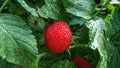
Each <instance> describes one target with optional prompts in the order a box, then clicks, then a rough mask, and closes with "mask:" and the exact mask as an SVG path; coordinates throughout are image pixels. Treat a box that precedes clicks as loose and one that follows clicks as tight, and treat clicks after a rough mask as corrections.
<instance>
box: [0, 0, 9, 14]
mask: <svg viewBox="0 0 120 68" xmlns="http://www.w3.org/2000/svg"><path fill="white" fill-rule="evenodd" d="M8 1H9V0H6V1H5V2H4V3H3V5H2V6H1V8H0V13H1V12H2V10H3V8H4V7H5V5H6V4H7V3H8Z"/></svg>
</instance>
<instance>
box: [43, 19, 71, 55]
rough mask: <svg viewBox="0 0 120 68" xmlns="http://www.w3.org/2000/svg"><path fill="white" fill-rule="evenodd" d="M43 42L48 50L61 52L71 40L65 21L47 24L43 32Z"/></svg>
mask: <svg viewBox="0 0 120 68" xmlns="http://www.w3.org/2000/svg"><path fill="white" fill-rule="evenodd" d="M44 39H45V44H46V46H47V47H48V49H49V50H51V51H53V52H56V53H61V52H63V51H65V50H66V49H67V48H68V47H69V46H70V44H71V42H72V32H71V30H70V28H69V26H68V24H67V23H66V22H63V21H57V22H54V23H52V24H49V25H48V27H47V28H46V30H45V33H44Z"/></svg>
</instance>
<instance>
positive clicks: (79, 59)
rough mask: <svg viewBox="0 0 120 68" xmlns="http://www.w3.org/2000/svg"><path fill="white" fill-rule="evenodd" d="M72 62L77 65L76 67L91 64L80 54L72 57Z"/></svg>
mask: <svg viewBox="0 0 120 68" xmlns="http://www.w3.org/2000/svg"><path fill="white" fill-rule="evenodd" d="M73 62H74V64H75V65H76V66H77V68H92V66H91V64H90V63H89V62H88V61H86V60H85V59H84V58H82V57H81V56H77V57H76V58H74V60H73Z"/></svg>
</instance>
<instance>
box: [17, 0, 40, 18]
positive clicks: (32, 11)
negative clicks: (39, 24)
mask: <svg viewBox="0 0 120 68" xmlns="http://www.w3.org/2000/svg"><path fill="white" fill-rule="evenodd" d="M17 1H18V2H19V3H20V4H21V5H22V7H24V8H25V9H26V10H27V11H28V12H30V13H31V14H32V15H33V16H35V17H38V14H37V12H36V11H35V9H34V8H31V7H30V6H28V5H27V3H26V2H25V1H24V0H17Z"/></svg>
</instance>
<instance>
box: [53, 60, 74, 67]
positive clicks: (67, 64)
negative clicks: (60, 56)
mask: <svg viewBox="0 0 120 68" xmlns="http://www.w3.org/2000/svg"><path fill="white" fill-rule="evenodd" d="M51 68H76V67H75V65H74V64H73V63H72V62H69V61H68V60H65V61H58V62H57V63H55V64H53V65H52V67H51Z"/></svg>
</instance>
